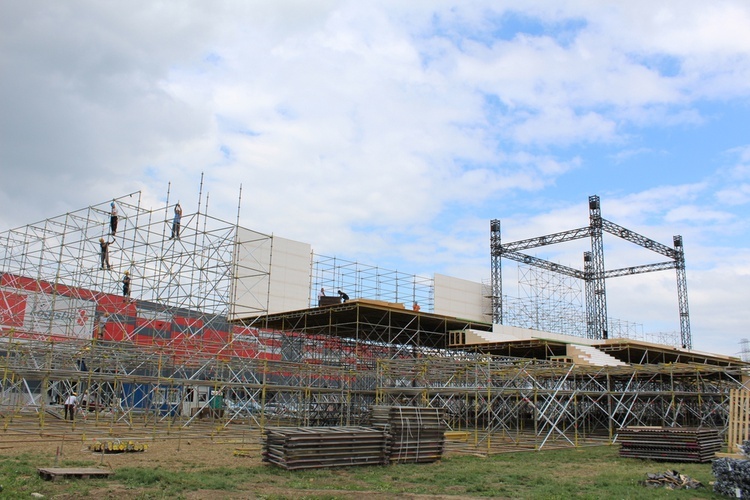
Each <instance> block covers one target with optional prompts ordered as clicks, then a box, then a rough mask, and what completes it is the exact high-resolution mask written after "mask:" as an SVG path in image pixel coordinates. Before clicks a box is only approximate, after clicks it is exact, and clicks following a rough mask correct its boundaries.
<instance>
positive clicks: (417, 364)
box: [0, 193, 746, 453]
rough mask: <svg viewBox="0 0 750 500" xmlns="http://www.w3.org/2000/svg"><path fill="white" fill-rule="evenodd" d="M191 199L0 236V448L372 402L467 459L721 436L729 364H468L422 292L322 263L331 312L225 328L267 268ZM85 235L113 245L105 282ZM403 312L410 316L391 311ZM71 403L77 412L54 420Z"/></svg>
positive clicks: (236, 430)
mask: <svg viewBox="0 0 750 500" xmlns="http://www.w3.org/2000/svg"><path fill="white" fill-rule="evenodd" d="M112 203H114V205H115V207H116V208H117V209H118V215H119V217H120V218H119V221H118V222H119V223H118V227H117V230H116V231H114V234H112V233H113V231H112V230H111V226H110V217H111V206H112ZM197 206H198V209H197V210H196V211H195V212H192V211H186V213H185V214H184V215H183V217H182V227H181V232H180V234H179V237H176V238H170V237H169V236H171V234H172V226H171V221H172V213H173V211H174V207H175V204H173V203H171V202H170V201H169V196H167V201H166V203H165V205H164V207H161V208H159V209H156V210H151V209H146V208H144V207H142V205H141V195H140V193H131V194H128V195H126V196H123V197H120V198H115V199H114V200H112V201H111V202H110V201H109V200H108V201H106V202H103V203H100V204H98V205H95V206H92V207H89V208H86V209H83V210H79V211H76V212H72V213H68V214H65V215H62V216H59V217H55V218H51V219H47V220H45V221H41V222H38V223H35V224H30V225H28V226H25V227H22V228H16V229H12V230H9V231H6V232H5V233H2V234H0V306H2V336H0V373H1V374H2V375H1V376H2V381H1V383H2V385H1V386H0V422H2V425H3V427H4V430H5V433H4V434H3V437H2V438H3V439H13V438H15V439H23V437H24V436H28V435H30V434H39V435H45V436H50V435H54V432H52V431H60V432H61V433H62V432H65V433H67V432H70V431H76V432H80V434H81V436H83V435H92V434H95V433H99V434H103V433H106V434H109V435H129V436H138V435H141V436H149V437H152V438H167V437H169V436H174V435H178V436H179V435H188V434H189V435H191V437H196V436H202V437H211V436H215V435H217V434H219V433H223V434H225V435H231V434H241V433H247V432H252V431H254V430H258V429H263V428H264V427H266V426H273V425H358V424H364V423H366V422H367V419H368V417H369V409H370V407H371V406H372V405H373V404H375V403H379V404H408V405H415V406H433V407H439V408H445V409H446V412H447V415H448V421H449V425H450V427H451V429H453V430H455V431H466V432H471V435H472V436H473V440H472V441H468V442H467V443H466V446H467V447H468V448H471V449H472V450H474V451H477V450H479V451H485V452H488V453H491V452H494V451H497V450H498V447H509V448H510V449H527V448H530V449H542V448H546V447H549V446H553V445H574V446H576V445H580V444H582V443H589V442H592V443H593V442H613V441H615V440H616V439H617V429H618V428H619V427H622V426H625V425H669V426H675V425H677V426H679V425H694V424H699V425H711V426H716V427H719V428H722V429H723V428H724V427H725V425H726V400H727V398H728V391H729V390H730V389H731V388H737V387H743V378H742V375H743V370H744V369H745V366H746V365H744V364H742V363H740V362H739V360H737V362H735V361H734V360H731V359H727V360H723V361H720V362H713V361H712V362H711V363H708V364H706V363H704V362H701V361H700V359H699V358H697V357H695V356H693V357H690V358H689V359H686V360H683V359H682V358H679V359H675V358H673V357H672V358H667V357H664V356H666V355H664V354H663V353H661V354H658V355H654V356H653V357H648V356H646V355H643V354H641V356H644V357H643V358H642V359H640V360H631V359H630V358H629V356H631V352H630V351H627V349H626V350H624V351H622V352H623V354H622V358H623V359H625V360H626V361H627V362H628V363H631V366H627V367H617V368H612V367H610V368H602V367H586V366H580V365H575V364H573V363H570V362H566V361H555V360H550V359H547V357H546V356H541V357H540V358H539V359H528V358H525V357H518V356H510V355H501V354H499V353H491V352H489V348H482V347H481V346H480V347H477V346H473V350H472V351H470V350H468V349H466V348H465V346H462V345H460V344H459V345H457V344H455V343H454V342H453V341H452V339H455V338H457V337H456V332H462V331H466V330H485V331H489V330H491V329H492V325H491V324H489V323H482V322H474V321H470V320H462V319H458V318H451V317H444V316H441V315H438V314H435V313H434V312H432V310H433V306H434V304H433V300H434V299H433V282H432V280H430V279H427V278H421V277H417V276H413V275H408V274H405V273H400V272H396V271H388V270H383V269H381V268H377V267H372V266H365V265H361V264H358V263H353V262H347V261H342V260H339V259H335V258H329V257H322V256H314V258H313V265H312V267H311V271H310V277H311V279H310V285H311V302H312V293H313V292H312V291H314V290H316V289H318V288H319V287H326V288H327V289H330V290H338V289H341V290H343V291H345V292H347V293H348V294H349V295H350V297H351V298H352V300H351V301H350V302H347V303H343V304H337V305H333V306H326V307H311V308H309V309H307V310H303V311H289V312H282V313H276V314H269V313H268V311H267V310H266V309H265V308H264V306H263V299H261V298H258V299H257V300H255V301H248V303H252V304H258V305H257V306H256V307H255V309H254V310H251V311H247V310H245V311H244V313H245V317H244V318H243V320H242V321H230V317H231V316H232V313H233V311H234V309H235V307H236V304H235V302H234V301H235V300H236V299H235V297H236V296H237V295H238V294H240V295H241V294H252V293H253V292H254V290H256V289H255V288H253V287H249V288H247V289H246V290H238V287H242V286H246V283H248V282H252V281H253V280H254V279H256V278H257V281H262V280H264V279H267V277H268V275H269V274H270V272H271V270H270V268H269V267H268V264H267V262H268V261H269V259H265V258H257V259H253V258H249V259H242V261H239V260H238V259H237V258H236V253H237V248H238V247H239V246H240V245H242V244H243V241H239V239H238V236H237V235H238V228H239V225H238V224H237V223H234V224H233V223H228V222H225V221H221V220H219V219H215V218H212V217H210V216H208V215H207V213H206V212H207V207H208V199H207V198H206V200H205V201H201V198H199V201H198V204H197ZM242 233H243V234H249V235H251V236H250V237H251V238H252V239H253V240H254V241H255V242H261V243H263V242H267V240H269V239H270V238H271V236H269V235H264V234H262V233H257V232H253V231H248V230H245V229H243V231H242ZM100 238H102V239H104V240H105V241H106V242H113V243H111V244H110V247H109V255H108V257H109V261H110V262H109V263H110V265H111V269H109V268H108V267H110V266H107V265H106V262H105V265H104V266H102V260H101V253H100V245H99V240H100ZM267 246H270V245H264V244H255V243H253V244H252V245H249V246H247V247H243V251H245V250H247V248H257V249H263V248H265V247H267ZM102 267H104V269H102ZM125 271H128V274H129V276H131V283H130V294H129V295H128V294H124V293H123V291H122V285H123V283H122V278H123V276H124V275H125ZM248 276H250V277H252V278H253V279H251V280H244V279H243V278H246V277H248ZM544 279H545V277H544V276H539V275H538V274H534V275H530V276H529V277H528V279H527V282H528V283H529V284H530V286H531V285H533V284H534V283H536V282H538V281H541V280H544ZM558 285H559V287H561V288H565V289H566V291H564V292H563V293H558V292H557V291H554V290H549V291H547V292H545V295H544V296H543V297H542V299H543V300H544V299H548V298H550V297H554V298H555V299H554V300H555V301H558V302H560V303H561V302H564V301H569V300H572V302H573V303H576V301H578V302H580V290H572V289H569V287H568V285H566V284H565V283H562V282H561V283H559V284H558ZM558 285H556V286H558ZM558 297H562V298H563V299H564V300H563V299H560V300H558ZM414 301H416V302H419V303H420V304H421V305H422V306H423V310H422V311H419V312H416V311H412V310H410V309H409V308H407V307H404V306H403V303H410V302H414ZM561 307H562V306H561ZM565 308H568V306H565ZM566 311H567V309H566ZM544 314H546V315H548V316H553V315H555V314H556V312H555V310H554V307H550V309H547V310H545V311H544ZM568 315H570V316H572V315H573V313H572V312H566V313H565V314H564V316H568ZM540 326H545V327H546V326H549V325H546V324H545V325H541V324H540ZM483 349H484V351H483ZM612 349H613V355H614V354H616V352H615V349H616V347H615V346H613V347H612ZM670 355H671V354H670ZM660 356H661V357H660ZM626 358H627V359H626ZM72 393H77V394H78V398H79V400H80V401H81V407H82V408H83V409H84V410H85V411H84V412H83V413H81V414H77V415H76V418H75V419H74V420H72V421H66V420H64V414H63V411H62V410H63V407H62V403H63V402H64V400H65V398H67V397H68V396H69V395H70V394H72Z"/></svg>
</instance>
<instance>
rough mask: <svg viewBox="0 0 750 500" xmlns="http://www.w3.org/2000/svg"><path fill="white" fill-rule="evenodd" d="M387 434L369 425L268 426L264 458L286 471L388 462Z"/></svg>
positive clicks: (384, 463)
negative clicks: (368, 426)
mask: <svg viewBox="0 0 750 500" xmlns="http://www.w3.org/2000/svg"><path fill="white" fill-rule="evenodd" d="M388 451H389V450H388V436H387V434H386V433H385V432H384V431H383V430H378V429H372V428H367V427H277V428H267V429H266V431H265V436H264V442H263V461H264V462H270V463H272V464H275V465H278V466H279V467H283V468H284V469H287V470H297V469H318V468H324V467H348V466H353V465H386V464H387V463H388V455H389V453H388Z"/></svg>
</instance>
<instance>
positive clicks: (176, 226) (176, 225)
mask: <svg viewBox="0 0 750 500" xmlns="http://www.w3.org/2000/svg"><path fill="white" fill-rule="evenodd" d="M180 222H182V207H181V206H180V202H179V201H178V202H177V205H175V206H174V220H172V236H170V237H169V239H170V240H171V239H177V240H179V239H180Z"/></svg>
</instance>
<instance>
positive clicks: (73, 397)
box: [65, 392, 78, 420]
mask: <svg viewBox="0 0 750 500" xmlns="http://www.w3.org/2000/svg"><path fill="white" fill-rule="evenodd" d="M76 404H78V395H77V394H76V393H75V392H73V393H71V394H70V396H68V399H66V400H65V420H73V418H74V417H75V414H76ZM68 416H70V419H68Z"/></svg>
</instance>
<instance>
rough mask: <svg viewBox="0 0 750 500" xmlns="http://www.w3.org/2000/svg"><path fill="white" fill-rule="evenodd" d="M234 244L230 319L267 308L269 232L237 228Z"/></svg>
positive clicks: (250, 314) (255, 313)
mask: <svg viewBox="0 0 750 500" xmlns="http://www.w3.org/2000/svg"><path fill="white" fill-rule="evenodd" d="M236 237H237V239H236V241H235V245H234V255H233V269H232V275H233V279H232V290H231V301H232V302H231V308H230V311H229V313H228V316H229V319H230V320H231V319H236V318H243V317H247V316H254V315H258V314H261V313H263V312H265V311H266V310H267V309H268V287H269V278H270V272H271V242H272V238H271V236H268V235H265V234H261V233H258V232H255V231H251V230H249V229H245V228H242V227H239V228H237V236H236Z"/></svg>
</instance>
